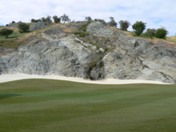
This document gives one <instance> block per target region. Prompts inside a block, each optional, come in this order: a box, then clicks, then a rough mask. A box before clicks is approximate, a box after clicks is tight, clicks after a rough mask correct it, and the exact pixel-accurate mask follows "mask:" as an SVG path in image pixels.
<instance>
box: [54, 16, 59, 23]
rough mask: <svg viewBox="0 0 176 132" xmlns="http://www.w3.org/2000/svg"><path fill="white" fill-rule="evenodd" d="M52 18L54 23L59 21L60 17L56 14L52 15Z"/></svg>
mask: <svg viewBox="0 0 176 132" xmlns="http://www.w3.org/2000/svg"><path fill="white" fill-rule="evenodd" d="M53 20H54V23H60V21H61V18H59V17H58V16H53Z"/></svg>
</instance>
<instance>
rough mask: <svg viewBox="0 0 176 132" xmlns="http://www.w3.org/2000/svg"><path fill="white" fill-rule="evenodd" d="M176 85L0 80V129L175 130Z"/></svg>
mask: <svg viewBox="0 0 176 132" xmlns="http://www.w3.org/2000/svg"><path fill="white" fill-rule="evenodd" d="M175 124H176V85H147V84H146V85H145V84H138V85H92V84H91V85H90V84H82V83H73V82H67V81H54V80H21V81H14V82H10V83H2V84H0V132H176V125H175Z"/></svg>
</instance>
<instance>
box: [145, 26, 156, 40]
mask: <svg viewBox="0 0 176 132" xmlns="http://www.w3.org/2000/svg"><path fill="white" fill-rule="evenodd" d="M155 33H156V29H150V28H148V29H147V31H146V33H145V34H146V36H147V37H149V38H152V37H155Z"/></svg>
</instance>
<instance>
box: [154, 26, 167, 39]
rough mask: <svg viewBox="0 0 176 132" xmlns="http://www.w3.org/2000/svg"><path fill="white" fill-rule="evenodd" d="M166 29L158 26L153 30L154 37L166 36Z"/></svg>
mask: <svg viewBox="0 0 176 132" xmlns="http://www.w3.org/2000/svg"><path fill="white" fill-rule="evenodd" d="M167 34H168V31H167V30H166V29H165V28H158V29H157V30H156V32H155V37H156V38H166V35H167Z"/></svg>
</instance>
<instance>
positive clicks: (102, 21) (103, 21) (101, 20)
mask: <svg viewBox="0 0 176 132" xmlns="http://www.w3.org/2000/svg"><path fill="white" fill-rule="evenodd" d="M94 21H96V22H101V23H102V24H104V25H107V23H106V22H105V20H103V19H94Z"/></svg>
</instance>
